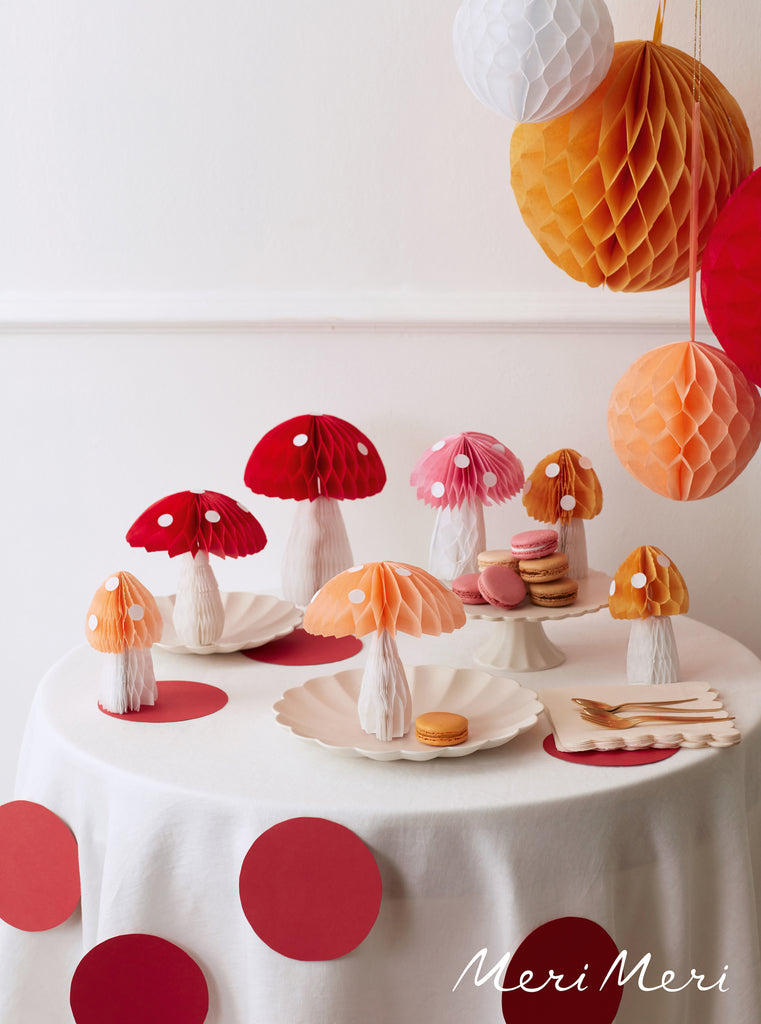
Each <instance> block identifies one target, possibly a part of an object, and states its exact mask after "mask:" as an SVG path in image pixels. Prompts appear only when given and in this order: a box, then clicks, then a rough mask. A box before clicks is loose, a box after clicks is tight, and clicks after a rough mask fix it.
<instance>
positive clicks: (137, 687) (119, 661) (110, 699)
mask: <svg viewBox="0 0 761 1024" xmlns="http://www.w3.org/2000/svg"><path fill="white" fill-rule="evenodd" d="M105 659H106V660H105V662H104V664H103V672H102V674H101V678H100V695H99V697H98V703H99V704H100V706H101V707H102V708H103V710H104V711H111V712H114V713H115V714H117V715H123V714H124V713H125V712H126V711H139V710H140V707H141V706H142V705H153V704H155V703H156V696H157V689H156V677H155V675H154V674H153V659H152V657H151V649H150V647H125V648H124V650H123V651H119V652H118V653H117V654H106V655H105Z"/></svg>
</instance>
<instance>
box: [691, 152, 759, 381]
mask: <svg viewBox="0 0 761 1024" xmlns="http://www.w3.org/2000/svg"><path fill="white" fill-rule="evenodd" d="M760 236H761V168H758V169H757V170H755V171H753V173H752V174H749V175H748V177H747V178H746V179H745V180H744V181H743V182H742V183H741V184H740V185H738V186H737V188H736V189H735V191H734V192H733V193H732V195H731V196H730V197H729V199H728V200H727V203H726V205H725V206H724V207H723V208H722V210H721V212H720V213H719V216H718V217H717V219H716V223H715V224H714V226H713V228H712V229H711V234H710V235H709V236H708V243H707V245H706V247H705V250H704V252H703V260H702V263H701V268H700V295H701V298H702V300H703V309H704V310H705V314H706V317H707V318H708V323H709V324H710V325H711V330H712V331H713V333H714V334H715V335H716V337H717V338H718V339H719V342H720V343H721V345H722V347H723V348H724V350H725V352H726V353H727V355H729V356H731V358H732V359H734V361H735V362H736V363H737V365H738V366H739V367H740V369H741V370H743V371H744V373H746V374H747V376H748V377H750V379H751V380H752V381H753V383H754V384H759V385H761V245H759V242H758V240H759V237H760Z"/></svg>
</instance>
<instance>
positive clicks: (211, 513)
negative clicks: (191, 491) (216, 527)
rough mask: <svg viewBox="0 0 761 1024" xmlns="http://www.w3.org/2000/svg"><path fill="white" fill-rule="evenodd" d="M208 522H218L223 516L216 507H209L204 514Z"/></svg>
mask: <svg viewBox="0 0 761 1024" xmlns="http://www.w3.org/2000/svg"><path fill="white" fill-rule="evenodd" d="M203 517H204V519H205V520H206V522H207V523H218V522H219V520H220V519H221V518H222V516H221V515H220V514H219V512H217V510H216V509H214V508H207V509H206V511H205V512H204V514H203Z"/></svg>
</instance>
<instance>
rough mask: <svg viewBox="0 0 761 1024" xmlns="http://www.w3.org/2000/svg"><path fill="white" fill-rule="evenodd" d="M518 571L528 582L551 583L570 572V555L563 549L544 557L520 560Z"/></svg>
mask: <svg viewBox="0 0 761 1024" xmlns="http://www.w3.org/2000/svg"><path fill="white" fill-rule="evenodd" d="M518 572H519V573H520V574H521V576H522V578H523V579H524V580H525V581H526V583H549V582H550V580H559V579H561V578H562V577H563V576H565V574H566V573H567V572H568V556H567V555H564V554H563V552H562V551H556V552H555V554H554V555H545V557H544V558H526V559H523V560H521V561H520V562H518Z"/></svg>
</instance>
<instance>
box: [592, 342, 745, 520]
mask: <svg viewBox="0 0 761 1024" xmlns="http://www.w3.org/2000/svg"><path fill="white" fill-rule="evenodd" d="M608 433H609V435H610V441H611V444H612V445H613V450H614V451H615V453H616V455H617V456H618V458H619V460H620V461H621V464H622V465H623V467H624V468H625V469H626V470H627V471H628V472H629V473H631V475H632V476H633V477H635V478H636V479H637V480H638V481H639V482H640V483H641V484H644V486H645V487H649V488H650V490H652V491H655V492H656V493H657V494H662V495H663V496H664V497H666V498H673V499H675V500H677V501H692V500H695V499H697V498H707V497H709V496H710V495H712V494H716V493H717V492H718V491H720V490H722V489H723V488H724V487H726V486H727V485H728V484H730V483H732V481H733V480H734V479H735V478H736V477H737V476H739V474H740V473H741V472H742V470H743V469H744V468H745V467H746V465H747V464H748V462H749V461H750V459H751V458H752V457H753V455H754V453H755V451H756V449H757V448H758V445H759V441H761V397H759V393H758V391H757V389H756V388H755V387H754V386H753V385H752V384H751V383H750V381H748V379H747V378H746V377H745V375H744V374H743V373H742V371H741V370H739V369H738V367H737V366H735V364H734V363H733V362H732V360H731V359H730V358H729V357H728V356H727V355H725V354H724V352H722V351H721V350H720V349H717V348H713V347H711V346H710V345H704V344H702V343H700V342H693V341H683V342H675V343H673V344H671V345H664V346H662V347H661V348H657V349H653V350H652V351H650V352H646V353H645V355H643V356H641V357H640V358H639V359H638V360H637V361H636V362H635V363H633V365H632V366H630V367H629V369H628V370H627V371H626V373H625V374H624V375H623V377H622V378H621V379H620V380H619V382H618V384H617V385H616V387H615V388H614V390H613V394H612V395H611V398H610V404H609V407H608Z"/></svg>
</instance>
